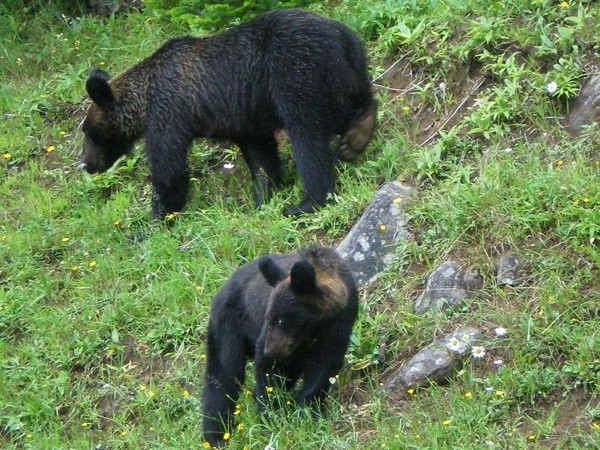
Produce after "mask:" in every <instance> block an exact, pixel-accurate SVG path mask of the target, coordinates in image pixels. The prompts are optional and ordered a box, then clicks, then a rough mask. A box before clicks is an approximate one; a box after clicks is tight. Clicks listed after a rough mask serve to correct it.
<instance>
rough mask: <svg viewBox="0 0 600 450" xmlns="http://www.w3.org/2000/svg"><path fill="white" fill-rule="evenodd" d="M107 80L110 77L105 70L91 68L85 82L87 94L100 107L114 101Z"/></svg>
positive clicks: (105, 106)
mask: <svg viewBox="0 0 600 450" xmlns="http://www.w3.org/2000/svg"><path fill="white" fill-rule="evenodd" d="M108 80H110V77H109V76H108V74H107V73H106V72H105V71H103V70H101V69H92V71H91V72H90V76H89V77H88V79H87V81H86V82H85V88H86V90H87V92H88V95H89V96H90V98H91V99H92V100H93V102H94V103H96V104H97V105H98V106H100V107H101V108H108V107H109V106H111V105H112V104H113V103H114V101H115V94H114V93H113V90H112V88H111V87H110V84H108Z"/></svg>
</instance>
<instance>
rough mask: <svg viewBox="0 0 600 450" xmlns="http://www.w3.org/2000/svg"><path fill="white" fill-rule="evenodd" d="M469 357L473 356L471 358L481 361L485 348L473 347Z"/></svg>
mask: <svg viewBox="0 0 600 450" xmlns="http://www.w3.org/2000/svg"><path fill="white" fill-rule="evenodd" d="M471 355H473V358H476V359H481V358H483V357H484V356H485V348H483V347H482V346H480V345H475V346H473V348H472V349H471Z"/></svg>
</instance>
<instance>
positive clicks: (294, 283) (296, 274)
mask: <svg viewBox="0 0 600 450" xmlns="http://www.w3.org/2000/svg"><path fill="white" fill-rule="evenodd" d="M290 287H291V288H292V292H294V293H296V294H300V295H302V294H316V293H317V292H319V288H318V287H317V273H316V272H315V268H314V267H313V266H312V264H311V263H309V262H308V261H307V260H305V259H304V260H302V261H298V262H297V263H295V264H294V265H293V266H292V270H290Z"/></svg>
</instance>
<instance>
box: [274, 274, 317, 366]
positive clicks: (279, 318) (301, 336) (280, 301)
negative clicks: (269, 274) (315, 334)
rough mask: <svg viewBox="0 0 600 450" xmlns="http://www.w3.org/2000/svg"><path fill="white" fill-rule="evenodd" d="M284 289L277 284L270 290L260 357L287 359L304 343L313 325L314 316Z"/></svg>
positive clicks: (301, 302) (301, 301)
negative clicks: (263, 345) (262, 349)
mask: <svg viewBox="0 0 600 450" xmlns="http://www.w3.org/2000/svg"><path fill="white" fill-rule="evenodd" d="M282 284H283V285H285V282H283V283H282ZM288 289H289V288H288ZM288 289H285V286H282V285H280V286H278V287H277V288H276V289H275V290H274V291H273V293H272V296H271V301H270V305H269V308H268V309H267V314H266V318H265V325H264V327H265V328H264V333H265V347H264V354H265V356H267V357H269V358H273V359H274V360H276V361H277V360H282V359H285V358H287V357H289V356H290V355H292V353H294V351H296V349H298V347H299V346H300V345H302V344H303V343H305V342H306V340H307V339H308V337H309V336H310V334H311V331H312V327H313V325H314V324H313V323H312V322H313V321H314V314H311V313H310V312H309V311H307V310H306V308H305V305H304V304H303V303H305V302H304V301H303V299H301V298H298V297H296V296H295V295H294V294H293V293H292V292H290V291H289V290H288Z"/></svg>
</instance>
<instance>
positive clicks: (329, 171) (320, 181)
mask: <svg viewBox="0 0 600 450" xmlns="http://www.w3.org/2000/svg"><path fill="white" fill-rule="evenodd" d="M287 131H288V134H289V136H290V141H291V143H292V152H293V155H294V161H295V163H296V168H297V170H298V175H299V176H300V179H301V180H302V185H303V187H304V191H305V196H304V199H303V200H302V201H301V202H300V203H299V204H297V205H293V206H290V207H289V208H287V209H286V210H285V212H284V214H285V215H286V216H298V215H301V214H304V213H310V212H313V211H314V210H315V209H317V208H318V207H319V206H322V205H324V204H325V203H327V197H328V196H329V194H332V193H333V190H334V186H335V173H334V163H335V155H334V153H333V151H332V148H331V138H332V136H323V135H318V134H313V135H311V134H309V133H307V132H306V130H293V129H292V130H287Z"/></svg>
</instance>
